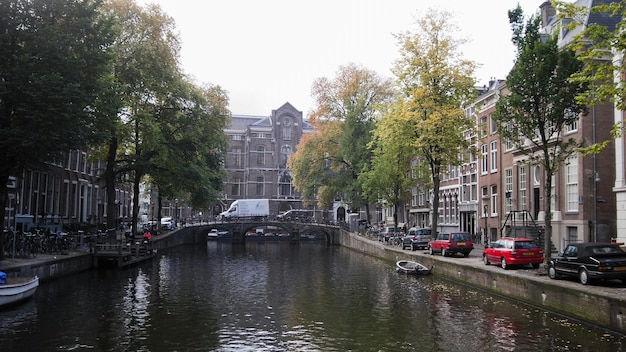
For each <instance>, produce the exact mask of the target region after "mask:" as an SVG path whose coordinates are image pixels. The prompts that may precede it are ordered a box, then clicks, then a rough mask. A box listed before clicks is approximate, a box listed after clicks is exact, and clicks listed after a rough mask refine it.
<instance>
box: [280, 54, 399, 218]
mask: <svg viewBox="0 0 626 352" xmlns="http://www.w3.org/2000/svg"><path fill="white" fill-rule="evenodd" d="M391 94H392V93H391V82H389V81H387V80H384V79H382V78H380V77H379V76H378V75H377V74H376V73H374V72H372V71H370V70H367V69H364V68H362V67H359V66H357V65H354V64H351V65H348V66H342V67H340V68H339V71H338V72H337V76H336V77H335V78H334V79H333V80H329V79H327V78H320V79H318V80H316V81H315V83H314V85H313V96H314V97H315V99H316V103H317V106H316V108H315V110H314V111H313V113H312V116H311V119H312V122H313V123H314V124H315V125H316V126H317V128H318V132H317V133H315V134H314V135H313V136H311V137H308V136H304V137H303V139H302V141H301V142H300V145H298V148H297V151H296V153H294V154H293V155H292V156H291V157H290V160H289V165H290V169H291V170H292V172H293V180H294V186H295V187H296V189H298V190H299V191H300V192H302V194H303V197H304V198H305V199H313V198H317V202H318V205H319V206H320V207H328V206H330V205H332V202H333V200H334V199H336V198H338V197H339V198H342V199H343V200H344V201H346V203H348V204H349V205H350V207H351V208H353V209H358V208H359V207H360V206H361V205H365V204H367V203H368V200H366V199H364V198H363V195H364V193H363V191H362V189H361V184H360V183H359V181H358V175H359V173H360V172H361V171H362V170H364V169H365V168H366V167H367V165H368V164H369V163H370V160H371V157H372V154H371V151H370V150H369V149H368V148H367V145H368V143H369V142H370V141H371V138H372V130H373V129H374V124H375V121H376V119H377V118H378V117H379V115H380V109H381V107H382V106H384V104H385V103H386V102H387V101H388V100H389V98H390V97H391Z"/></svg>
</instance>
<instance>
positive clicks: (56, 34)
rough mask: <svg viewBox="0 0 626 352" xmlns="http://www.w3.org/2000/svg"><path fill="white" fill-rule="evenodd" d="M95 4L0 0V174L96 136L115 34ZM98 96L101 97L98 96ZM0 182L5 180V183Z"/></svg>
mask: <svg viewBox="0 0 626 352" xmlns="http://www.w3.org/2000/svg"><path fill="white" fill-rule="evenodd" d="M99 6H100V2H99V1H52V2H51V1H43V0H33V1H2V2H0V58H1V59H0V126H1V128H0V174H1V175H2V180H3V181H6V177H7V176H8V175H10V174H17V173H18V172H19V171H20V170H21V168H22V167H40V166H41V163H43V162H47V161H50V160H55V159H57V158H58V157H59V155H60V153H61V152H65V151H67V150H69V149H78V148H84V147H85V146H87V145H88V144H89V143H93V142H94V141H95V140H97V138H98V137H100V132H101V131H99V130H98V129H97V127H98V121H97V118H98V116H99V115H98V113H99V111H97V110H96V108H97V100H98V98H99V97H100V96H101V94H102V93H103V92H105V91H106V89H107V88H108V84H109V83H110V82H108V81H107V79H106V78H107V77H106V73H107V70H108V68H109V62H110V54H109V52H108V51H107V50H106V49H107V48H108V47H109V46H110V45H111V42H112V41H113V35H114V32H113V31H112V28H111V22H110V21H109V19H108V18H106V17H104V16H101V15H100V13H99V11H98V9H99ZM103 95H104V94H103ZM5 183H6V182H5Z"/></svg>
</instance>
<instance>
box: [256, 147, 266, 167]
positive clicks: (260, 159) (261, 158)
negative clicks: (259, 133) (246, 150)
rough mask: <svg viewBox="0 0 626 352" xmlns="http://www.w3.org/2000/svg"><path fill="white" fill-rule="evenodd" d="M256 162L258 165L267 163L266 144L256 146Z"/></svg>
mask: <svg viewBox="0 0 626 352" xmlns="http://www.w3.org/2000/svg"><path fill="white" fill-rule="evenodd" d="M256 163H257V165H265V146H263V145H259V146H257V147H256Z"/></svg>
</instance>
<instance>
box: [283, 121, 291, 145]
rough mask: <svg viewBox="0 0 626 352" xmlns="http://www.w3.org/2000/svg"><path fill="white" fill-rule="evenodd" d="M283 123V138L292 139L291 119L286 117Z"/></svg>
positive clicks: (285, 139)
mask: <svg viewBox="0 0 626 352" xmlns="http://www.w3.org/2000/svg"><path fill="white" fill-rule="evenodd" d="M282 125H283V140H284V141H290V140H291V119H290V118H284V119H283V123H282Z"/></svg>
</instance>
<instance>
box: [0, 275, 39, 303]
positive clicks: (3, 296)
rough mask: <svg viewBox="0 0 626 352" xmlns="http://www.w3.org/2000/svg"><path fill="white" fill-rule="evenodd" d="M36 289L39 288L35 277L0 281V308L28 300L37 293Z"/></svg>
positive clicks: (37, 278)
mask: <svg viewBox="0 0 626 352" xmlns="http://www.w3.org/2000/svg"><path fill="white" fill-rule="evenodd" d="M0 273H1V272H0ZM1 282H4V283H1ZM37 287H39V277H37V276H34V277H24V278H22V277H12V278H4V279H3V280H2V281H0V308H4V307H5V306H9V305H12V304H14V303H18V302H21V301H24V300H26V299H28V298H30V297H31V296H32V295H34V294H35V291H37Z"/></svg>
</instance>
